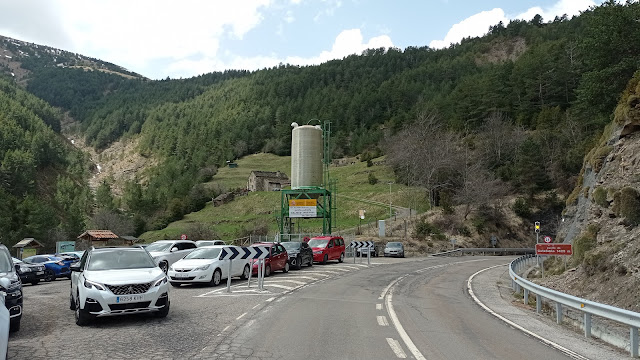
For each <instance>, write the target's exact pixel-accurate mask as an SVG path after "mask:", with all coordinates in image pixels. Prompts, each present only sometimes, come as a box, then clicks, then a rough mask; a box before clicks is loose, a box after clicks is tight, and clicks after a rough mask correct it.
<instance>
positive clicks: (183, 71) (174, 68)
mask: <svg viewBox="0 0 640 360" xmlns="http://www.w3.org/2000/svg"><path fill="white" fill-rule="evenodd" d="M381 47H384V48H390V47H393V42H392V41H391V38H390V37H389V36H387V35H381V36H376V37H372V38H371V39H369V41H367V42H364V38H363V36H362V32H361V31H360V29H350V30H344V31H342V32H341V33H340V34H339V35H338V36H337V37H336V39H335V41H334V43H333V46H332V47H331V50H325V51H322V52H321V53H320V54H319V55H317V56H312V57H300V56H289V57H285V58H279V57H277V56H275V55H270V56H257V57H240V56H233V55H231V54H225V55H228V57H229V60H228V61H226V62H224V61H220V60H217V59H214V58H206V59H201V60H181V61H177V62H174V63H173V64H172V65H171V66H170V67H169V71H170V76H171V77H172V78H176V77H187V76H191V74H193V73H199V74H200V73H207V72H211V71H222V70H224V69H244V70H259V69H263V68H269V67H273V66H277V65H278V64H280V63H283V64H292V65H300V66H306V65H317V64H321V63H324V62H327V61H329V60H334V59H342V58H344V57H345V56H348V55H352V54H360V53H362V52H363V51H364V50H366V49H377V48H381Z"/></svg>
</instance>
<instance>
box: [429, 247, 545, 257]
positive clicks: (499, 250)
mask: <svg viewBox="0 0 640 360" xmlns="http://www.w3.org/2000/svg"><path fill="white" fill-rule="evenodd" d="M535 252H536V249H531V248H459V249H455V250H449V251H444V252H441V253H437V254H433V256H451V255H464V254H483V255H484V254H493V255H497V254H505V255H509V254H512V255H518V254H535Z"/></svg>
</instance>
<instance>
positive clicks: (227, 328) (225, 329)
mask: <svg viewBox="0 0 640 360" xmlns="http://www.w3.org/2000/svg"><path fill="white" fill-rule="evenodd" d="M229 326H231V325H228V326H227V327H226V328H224V329H222V332H225V331H227V330H229Z"/></svg>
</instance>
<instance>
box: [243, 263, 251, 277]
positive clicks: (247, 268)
mask: <svg viewBox="0 0 640 360" xmlns="http://www.w3.org/2000/svg"><path fill="white" fill-rule="evenodd" d="M249 271H251V269H250V268H249V265H245V266H244V270H242V275H240V279H242V280H246V279H248V278H249Z"/></svg>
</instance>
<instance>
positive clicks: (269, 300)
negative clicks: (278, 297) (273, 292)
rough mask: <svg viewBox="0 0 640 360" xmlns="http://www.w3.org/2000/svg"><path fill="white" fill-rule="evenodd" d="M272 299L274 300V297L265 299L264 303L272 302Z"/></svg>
mask: <svg viewBox="0 0 640 360" xmlns="http://www.w3.org/2000/svg"><path fill="white" fill-rule="evenodd" d="M273 299H275V298H274V297H272V298H269V299H267V300H266V301H267V302H272V301H273Z"/></svg>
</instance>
